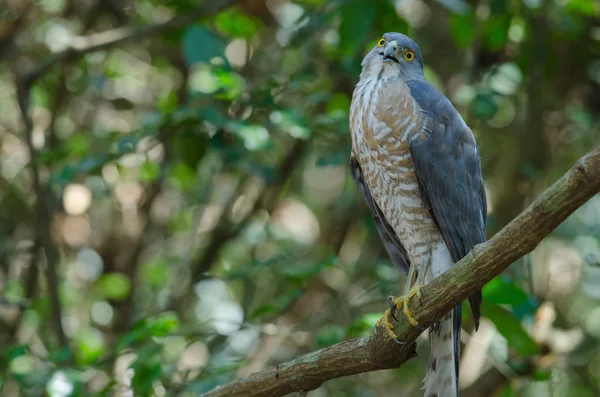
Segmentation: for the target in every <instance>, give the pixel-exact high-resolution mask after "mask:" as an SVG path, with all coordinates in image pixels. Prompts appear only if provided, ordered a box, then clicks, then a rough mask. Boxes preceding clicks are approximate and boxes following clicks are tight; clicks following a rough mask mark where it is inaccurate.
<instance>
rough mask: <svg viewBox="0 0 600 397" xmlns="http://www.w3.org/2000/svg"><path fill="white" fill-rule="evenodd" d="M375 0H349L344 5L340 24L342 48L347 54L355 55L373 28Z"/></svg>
mask: <svg viewBox="0 0 600 397" xmlns="http://www.w3.org/2000/svg"><path fill="white" fill-rule="evenodd" d="M375 7H376V5H375V2H374V1H372V0H349V1H348V2H346V3H345V4H344V5H343V6H342V11H341V14H342V23H341V25H340V30H339V35H340V49H341V51H342V53H343V54H344V55H346V56H353V55H354V54H356V53H357V52H358V51H359V50H360V51H362V49H363V46H362V45H361V44H362V43H363V41H364V39H365V37H366V36H367V34H368V33H369V31H370V30H371V26H373V22H374V20H375Z"/></svg>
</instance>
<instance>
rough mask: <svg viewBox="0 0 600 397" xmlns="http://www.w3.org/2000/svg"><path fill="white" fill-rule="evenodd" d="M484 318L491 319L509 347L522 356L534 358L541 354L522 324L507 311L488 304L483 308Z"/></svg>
mask: <svg viewBox="0 0 600 397" xmlns="http://www.w3.org/2000/svg"><path fill="white" fill-rule="evenodd" d="M481 313H482V315H483V316H485V317H487V318H488V319H490V320H491V321H492V322H493V323H494V325H495V326H496V329H497V330H498V332H500V334H501V335H502V336H504V337H505V338H506V340H507V341H508V346H509V347H510V348H511V349H514V350H515V351H517V353H519V354H520V355H522V356H525V357H526V356H532V355H535V354H537V353H538V352H539V347H538V346H537V344H536V343H535V342H534V341H533V339H531V337H530V336H529V334H528V333H527V331H525V330H524V329H523V327H522V326H521V322H520V321H519V319H517V318H516V317H515V316H514V315H513V314H512V313H510V312H509V311H507V310H506V309H504V308H502V307H500V306H497V305H494V304H492V303H487V302H486V304H484V305H482V306H481Z"/></svg>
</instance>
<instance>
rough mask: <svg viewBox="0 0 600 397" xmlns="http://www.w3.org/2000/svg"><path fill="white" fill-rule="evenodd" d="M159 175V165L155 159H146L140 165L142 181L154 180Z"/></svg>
mask: <svg viewBox="0 0 600 397" xmlns="http://www.w3.org/2000/svg"><path fill="white" fill-rule="evenodd" d="M159 175H160V165H159V164H158V163H156V162H155V161H150V160H146V161H144V162H143V163H142V166H141V167H140V180H141V181H142V182H154V181H155V180H156V179H158V176H159Z"/></svg>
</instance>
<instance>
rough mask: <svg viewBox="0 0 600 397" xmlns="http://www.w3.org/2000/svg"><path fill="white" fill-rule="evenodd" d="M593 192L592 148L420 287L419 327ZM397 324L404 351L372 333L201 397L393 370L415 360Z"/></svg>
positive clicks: (598, 150)
mask: <svg viewBox="0 0 600 397" xmlns="http://www.w3.org/2000/svg"><path fill="white" fill-rule="evenodd" d="M599 191H600V146H597V147H595V148H594V149H593V150H592V151H591V152H590V153H588V154H587V155H585V156H584V157H582V158H581V159H579V160H578V161H577V163H576V164H575V165H574V166H573V167H572V168H571V169H570V170H569V172H567V173H566V174H565V175H564V176H563V177H562V178H560V179H559V180H558V181H557V182H556V183H555V184H554V185H552V186H551V187H550V188H548V189H547V190H546V191H545V192H544V193H542V194H541V195H540V196H539V197H538V198H537V199H536V200H535V201H534V202H533V203H532V204H531V205H530V206H529V207H528V208H527V209H525V210H524V211H523V212H522V213H521V214H520V215H519V216H517V217H516V218H515V219H514V220H513V221H512V222H510V223H509V224H508V225H507V226H506V227H504V228H503V229H502V230H500V231H499V232H498V233H497V234H496V235H495V236H494V237H492V238H491V239H490V240H489V241H488V242H486V243H484V244H480V245H478V246H476V247H475V248H474V249H473V250H472V251H471V252H470V253H469V254H468V255H467V256H466V257H465V258H463V259H462V260H461V261H460V262H458V263H457V264H455V265H454V266H453V267H452V269H450V270H449V271H447V272H446V273H444V274H443V275H441V276H440V277H438V278H436V279H435V280H434V281H433V282H432V283H431V284H429V285H427V286H426V287H425V288H424V290H423V300H422V305H420V304H419V302H418V300H416V299H415V300H412V301H411V304H410V309H411V310H412V311H413V313H415V314H416V318H417V320H418V321H419V324H420V325H421V326H422V327H424V328H426V327H429V326H430V325H432V324H433V323H435V322H436V321H437V320H438V319H440V318H441V317H442V316H443V315H444V314H445V313H447V312H448V311H449V310H450V309H451V308H452V307H454V306H455V305H456V304H457V303H458V302H460V301H462V300H464V299H466V298H467V297H468V296H469V295H471V294H472V293H473V292H475V291H477V290H479V289H480V288H482V287H483V285H484V284H485V283H487V282H488V281H490V280H491V279H492V278H494V277H495V276H497V275H498V274H500V273H501V272H502V271H503V270H505V269H506V268H507V267H508V266H509V265H510V264H511V263H513V262H514V261H515V260H517V259H518V258H520V257H521V256H523V255H525V254H527V253H529V252H531V251H532V250H533V249H534V248H535V247H536V246H537V245H538V244H539V242H540V241H541V240H542V239H543V238H544V237H545V236H547V235H548V234H549V233H550V232H551V231H552V230H554V229H555V228H556V227H557V226H558V225H560V223H561V222H562V221H564V220H565V219H566V218H567V217H568V216H569V215H570V214H571V213H573V212H574V211H575V210H576V209H577V208H579V207H580V206H581V205H583V203H585V202H586V201H587V200H589V199H590V198H591V197H592V196H593V195H594V194H596V193H598V192H599ZM399 320H400V323H399V324H398V326H397V327H396V330H395V331H396V333H397V334H398V335H400V336H399V339H400V340H403V341H406V342H407V343H406V344H404V345H399V344H396V343H394V342H392V341H390V340H389V339H388V338H387V336H384V335H383V333H382V332H381V330H380V329H378V330H377V331H376V332H374V333H373V334H372V335H370V336H365V337H362V338H357V339H351V340H347V341H344V342H341V343H338V344H336V345H333V346H329V347H326V348H324V349H321V350H318V351H315V352H312V353H309V354H305V355H303V356H300V357H298V358H296V359H294V360H292V361H290V362H288V363H285V364H281V365H278V366H277V367H274V368H269V369H266V370H263V371H261V372H257V373H254V374H252V375H250V376H248V377H246V378H243V379H240V380H236V381H234V382H231V383H228V384H226V385H222V386H218V387H216V388H215V389H213V390H211V391H209V392H208V393H205V394H204V397H221V396H228V397H235V396H244V397H251V396H265V395H267V396H273V397H276V396H283V395H285V394H288V393H291V392H294V391H309V390H314V389H316V388H318V387H319V386H320V385H321V384H323V383H324V382H326V381H328V380H330V379H334V378H339V377H342V376H348V375H354V374H357V373H362V372H368V371H376V370H380V369H388V368H397V367H399V366H400V365H401V364H402V363H404V362H405V361H406V360H408V359H410V358H412V357H413V356H415V350H414V346H415V345H414V341H415V339H416V338H417V337H418V336H419V334H420V333H421V331H419V330H418V329H417V328H415V327H411V326H410V325H409V323H408V322H407V321H406V320H405V319H404V317H403V316H401V317H400V318H399Z"/></svg>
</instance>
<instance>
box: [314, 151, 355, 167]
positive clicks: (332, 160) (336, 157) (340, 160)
mask: <svg viewBox="0 0 600 397" xmlns="http://www.w3.org/2000/svg"><path fill="white" fill-rule="evenodd" d="M347 159H348V155H347V154H346V153H328V154H326V155H323V156H319V157H318V158H317V162H316V166H317V167H328V166H331V165H340V164H344V163H345V162H346V161H347Z"/></svg>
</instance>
